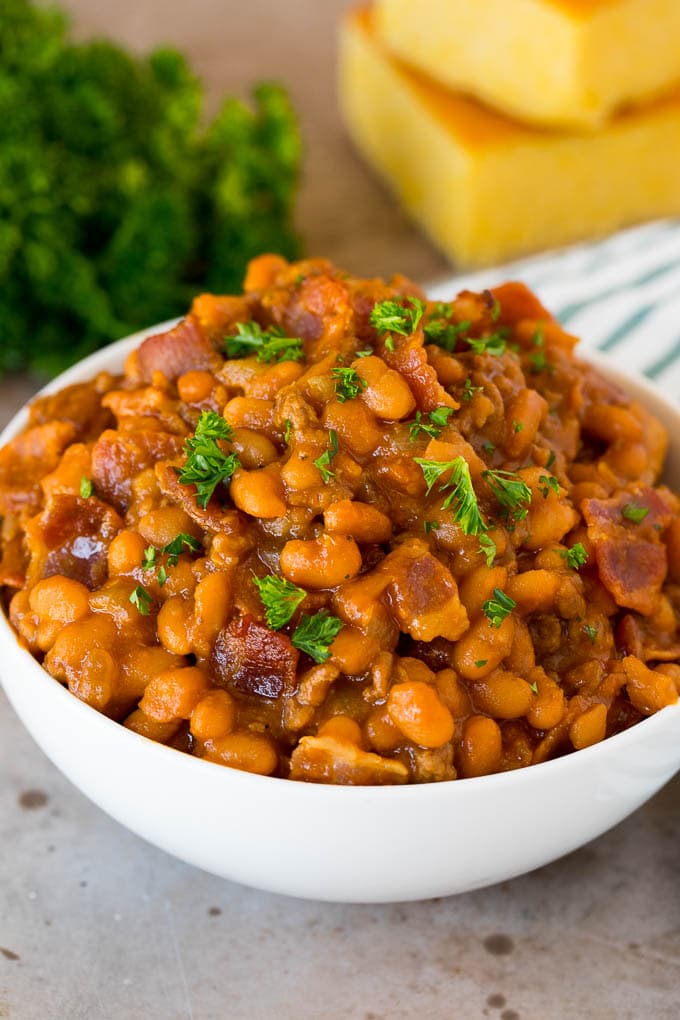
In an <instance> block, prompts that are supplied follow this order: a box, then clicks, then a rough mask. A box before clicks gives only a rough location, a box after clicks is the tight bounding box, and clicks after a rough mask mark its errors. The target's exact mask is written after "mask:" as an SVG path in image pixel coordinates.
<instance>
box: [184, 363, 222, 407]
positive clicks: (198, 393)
mask: <svg viewBox="0 0 680 1020" xmlns="http://www.w3.org/2000/svg"><path fill="white" fill-rule="evenodd" d="M214 385H215V377H214V376H213V375H212V374H211V373H210V372H199V371H191V372H185V373H184V375H181V376H180V377H179V379H178V380H177V393H178V395H179V399H180V400H183V401H184V402H185V404H200V403H201V402H202V401H204V400H207V399H208V397H209V396H210V394H211V393H212V388H213V386H214Z"/></svg>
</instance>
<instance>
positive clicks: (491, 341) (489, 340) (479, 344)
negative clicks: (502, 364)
mask: <svg viewBox="0 0 680 1020" xmlns="http://www.w3.org/2000/svg"><path fill="white" fill-rule="evenodd" d="M507 333H508V331H507V329H505V327H502V328H501V329H499V330H497V331H496V332H495V333H492V334H491V336H480V337H472V336H464V337H462V339H463V340H464V341H465V343H466V344H469V346H470V350H471V351H472V353H473V354H493V355H494V356H495V357H500V355H501V354H505V352H506V350H507V346H508V336H507Z"/></svg>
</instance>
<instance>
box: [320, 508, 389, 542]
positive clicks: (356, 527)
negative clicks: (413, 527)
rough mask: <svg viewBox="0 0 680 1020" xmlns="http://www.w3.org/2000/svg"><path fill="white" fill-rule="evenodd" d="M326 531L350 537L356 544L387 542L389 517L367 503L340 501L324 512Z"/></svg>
mask: <svg viewBox="0 0 680 1020" xmlns="http://www.w3.org/2000/svg"><path fill="white" fill-rule="evenodd" d="M323 520H324V526H325V528H326V531H328V532H331V533H333V534H337V535H351V536H352V538H354V539H355V540H356V541H357V542H387V541H389V539H390V538H391V536H392V522H391V521H390V519H389V517H388V516H387V515H386V514H384V513H382V511H380V510H378V509H377V507H374V506H370V505H369V504H368V503H359V502H356V501H354V500H351V499H341V500H339V501H338V502H337V503H331V505H330V506H329V507H327V508H326V510H325V511H324V517H323Z"/></svg>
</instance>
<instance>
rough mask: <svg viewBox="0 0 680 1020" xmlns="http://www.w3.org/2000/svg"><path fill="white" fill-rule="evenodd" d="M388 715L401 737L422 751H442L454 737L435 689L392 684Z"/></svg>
mask: <svg viewBox="0 0 680 1020" xmlns="http://www.w3.org/2000/svg"><path fill="white" fill-rule="evenodd" d="M387 711H388V713H389V716H390V719H391V720H392V722H393V723H394V724H395V726H397V727H398V728H399V729H400V730H401V732H402V733H403V734H404V736H405V737H407V738H408V740H412V741H413V743H414V744H419V745H420V746H421V747H441V745H442V744H445V743H447V741H449V740H451V738H452V737H453V730H454V722H453V716H452V715H451V713H450V712H449V710H448V708H447V707H446V705H445V704H444V703H443V701H442V700H441V698H440V697H439V695H438V693H437V691H436V689H435V688H434V687H433V686H432V685H431V684H426V683H423V682H422V681H421V680H410V681H408V682H407V683H401V684H394V686H393V687H392V688H391V689H390V693H389V696H388V698H387Z"/></svg>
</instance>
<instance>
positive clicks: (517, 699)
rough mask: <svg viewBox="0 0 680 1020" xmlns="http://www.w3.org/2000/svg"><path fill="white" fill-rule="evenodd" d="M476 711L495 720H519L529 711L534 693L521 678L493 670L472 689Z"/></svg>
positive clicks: (504, 671)
mask: <svg viewBox="0 0 680 1020" xmlns="http://www.w3.org/2000/svg"><path fill="white" fill-rule="evenodd" d="M472 697H473V700H474V703H475V707H476V708H477V710H478V711H481V712H485V713H486V714H487V715H491V716H494V717H495V718H496V719H519V718H521V717H522V716H524V715H526V714H527V712H528V711H529V710H530V708H531V706H532V704H533V700H534V693H533V691H532V690H531V687H530V686H529V684H528V683H527V682H526V680H523V679H522V677H519V676H516V675H515V674H514V673H509V672H507V671H506V670H501V669H498V670H494V672H493V673H491V674H490V675H489V676H487V677H484V679H483V680H478V681H477V682H476V683H474V685H473V687H472Z"/></svg>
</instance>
